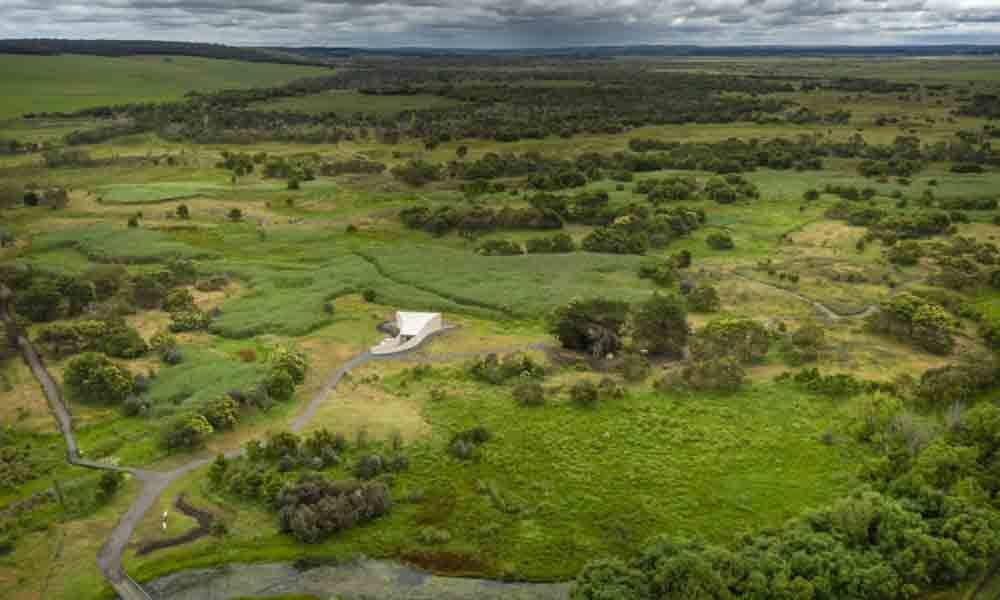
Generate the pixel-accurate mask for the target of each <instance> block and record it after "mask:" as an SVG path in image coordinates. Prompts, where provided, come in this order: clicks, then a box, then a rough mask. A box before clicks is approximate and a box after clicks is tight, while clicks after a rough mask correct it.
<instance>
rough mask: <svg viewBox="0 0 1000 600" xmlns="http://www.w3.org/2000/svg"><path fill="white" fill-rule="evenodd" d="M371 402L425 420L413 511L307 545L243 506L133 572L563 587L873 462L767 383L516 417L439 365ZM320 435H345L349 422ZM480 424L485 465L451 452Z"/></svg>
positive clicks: (818, 402) (411, 484)
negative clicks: (423, 535) (448, 557)
mask: <svg viewBox="0 0 1000 600" xmlns="http://www.w3.org/2000/svg"><path fill="white" fill-rule="evenodd" d="M368 372H374V371H373V370H370V369H369V370H368ZM352 387H354V389H353V391H352V390H351V389H350V388H348V389H345V390H344V391H342V392H340V391H338V393H337V394H336V395H335V397H334V398H333V401H337V399H338V398H343V397H344V395H355V394H362V395H365V396H366V395H367V394H368V392H366V391H365V390H366V389H367V388H368V386H365V385H361V386H360V387H357V384H355V386H352ZM434 388H443V389H445V390H446V398H445V399H443V400H430V399H428V397H427V394H428V391H429V390H430V389H434ZM374 393H376V394H377V395H376V396H375V398H379V397H381V396H380V394H388V395H392V396H399V397H401V398H403V399H404V400H403V402H404V403H405V404H407V405H410V406H412V407H414V408H415V409H417V410H419V412H420V414H421V415H422V417H423V418H424V419H426V422H427V423H428V424H429V425H430V433H429V435H427V436H424V437H420V438H417V439H412V440H408V441H407V442H406V450H405V453H406V454H407V456H409V457H410V459H411V467H410V469H409V470H408V471H407V472H405V473H402V474H400V475H399V476H398V477H397V479H396V483H395V486H396V488H395V489H396V491H395V492H394V493H395V494H398V496H397V497H399V498H406V497H407V496H411V495H412V496H414V497H419V498H420V500H416V501H409V502H407V501H402V502H401V503H400V505H399V506H398V507H397V509H396V510H394V512H393V513H392V515H391V516H390V517H388V518H386V519H385V520H384V521H383V522H380V523H379V524H378V525H375V526H367V527H362V528H359V529H357V530H354V531H350V532H346V533H345V534H344V535H342V536H338V538H337V539H336V540H331V541H330V542H327V543H324V544H321V545H319V546H307V547H303V546H301V545H297V544H294V543H293V542H291V541H290V540H289V539H288V538H286V537H284V536H279V535H277V534H276V531H275V520H274V518H273V515H269V514H267V513H265V512H262V511H261V508H260V507H259V506H257V505H254V504H250V503H247V502H246V501H236V502H237V503H236V506H238V507H239V509H238V512H235V513H233V514H232V516H233V519H234V521H233V522H232V525H231V535H230V536H229V537H227V539H226V540H225V541H215V540H203V541H200V542H197V543H195V544H193V545H191V546H190V547H182V548H176V549H171V550H167V551H163V552H162V553H161V554H160V555H159V556H151V557H148V558H145V557H144V558H133V559H131V561H130V563H131V566H132V567H134V568H135V569H136V572H137V573H138V574H139V575H138V576H139V577H142V578H147V577H150V576H153V575H154V574H156V573H163V572H168V571H169V570H172V569H174V568H176V565H177V564H181V565H185V566H205V565H211V564H214V563H217V562H222V561H230V560H238V561H244V560H253V561H267V560H278V559H291V558H295V557H299V556H340V557H346V556H350V555H351V554H356V553H363V554H366V555H369V556H385V557H394V556H407V555H418V554H420V553H421V552H428V553H431V554H433V553H435V552H439V553H442V554H444V553H455V554H457V555H459V556H464V557H465V560H466V561H468V564H467V571H465V572H466V573H467V574H470V575H488V576H496V575H502V574H504V573H516V574H517V575H518V577H520V578H528V579H543V580H551V579H562V578H567V577H571V576H572V575H573V573H575V572H576V570H577V569H578V568H579V567H580V566H581V565H582V564H583V563H584V562H586V561H587V560H588V558H589V557H592V556H594V555H595V554H608V553H610V554H619V555H621V554H624V555H629V554H631V552H633V549H634V548H636V547H637V546H640V545H641V544H642V543H643V542H644V541H645V540H646V539H647V538H648V537H649V536H650V535H651V534H652V533H653V532H658V531H673V532H675V533H678V534H685V535H696V534H697V535H700V536H704V537H706V538H708V539H713V540H725V539H727V538H729V537H730V536H732V535H733V534H734V533H739V532H750V531H755V530H759V529H761V528H765V527H769V526H774V525H778V524H780V523H782V522H783V521H784V520H786V519H788V518H790V517H791V516H793V515H795V514H797V513H798V512H799V511H800V510H801V509H802V508H804V507H809V506H819V505H821V504H823V503H825V502H826V501H827V500H828V499H830V498H831V497H833V496H835V495H837V494H839V493H841V492H843V491H845V490H847V489H849V488H850V487H851V486H852V485H854V479H853V472H854V468H855V466H856V465H857V464H858V463H859V461H860V460H861V459H862V458H863V457H864V453H863V452H859V451H858V450H857V449H856V448H853V447H851V446H850V445H839V444H837V445H832V446H830V445H824V444H822V443H821V442H820V436H821V434H822V433H823V432H824V431H826V430H828V429H831V428H835V427H836V415H837V414H838V412H839V411H840V410H841V407H839V406H838V405H837V403H834V402H831V401H830V400H826V399H820V398H815V397H810V396H808V395H804V394H802V393H800V392H798V391H796V390H794V389H791V388H788V387H783V386H772V385H762V386H760V387H756V388H754V389H753V390H752V391H749V392H746V393H743V394H740V395H739V396H738V397H713V396H704V395H696V396H690V397H688V396H673V395H661V394H654V393H650V392H647V391H638V390H637V391H636V392H635V393H634V395H630V396H629V397H627V398H625V399H623V400H618V401H609V402H607V403H604V404H602V405H601V406H600V407H598V408H597V409H595V410H586V409H580V408H578V407H575V406H572V405H571V404H569V403H568V401H566V400H563V399H561V398H560V399H557V400H553V401H552V402H553V403H552V404H550V405H549V406H547V407H543V408H538V409H532V408H523V407H519V406H517V405H516V403H515V402H514V401H513V400H512V399H511V398H510V396H509V393H510V391H509V388H503V387H499V388H498V387H492V386H488V385H483V384H477V383H474V382H471V381H469V380H468V379H466V378H465V377H464V376H463V375H462V374H461V373H459V372H458V371H456V370H455V369H454V368H441V369H435V371H434V374H433V375H432V376H430V377H429V378H428V377H424V378H421V379H420V380H419V381H417V380H414V379H412V378H410V377H409V376H408V375H407V374H406V372H403V373H402V374H396V375H392V376H390V377H387V378H385V379H384V380H383V383H381V384H376V386H375V391H374ZM373 401H377V400H373ZM421 407H422V408H421ZM332 414H336V413H332ZM316 425H317V426H321V425H322V426H329V427H332V428H334V429H338V430H340V429H342V427H341V424H340V423H338V422H329V423H327V422H322V420H321V421H320V422H317V424H316ZM474 425H483V426H485V427H487V428H488V429H489V430H490V431H491V432H492V433H493V434H494V439H493V440H491V441H490V442H487V443H486V444H484V445H483V446H482V447H481V454H480V455H479V458H478V459H477V460H474V461H471V462H463V461H459V460H456V459H454V458H451V457H450V456H448V455H447V453H446V451H445V448H446V446H447V443H448V441H449V439H450V437H451V436H452V435H453V434H454V433H456V432H458V431H461V430H463V429H466V428H468V427H471V426H474ZM349 439H350V438H349ZM353 455H354V454H353V453H352V456H353ZM335 472H341V471H339V470H337V471H335ZM205 485H206V483H205V482H204V480H203V479H200V478H199V479H197V480H195V481H192V482H190V483H189V484H188V486H187V489H188V490H190V491H191V493H194V494H198V495H205V491H204V488H203V486H205ZM205 497H206V498H207V499H209V500H210V501H215V502H220V501H221V502H223V503H224V504H227V505H228V504H230V503H232V502H233V499H231V498H220V497H218V496H216V495H215V494H213V493H208V494H207V496H205ZM427 527H434V528H438V529H443V530H446V531H448V532H449V533H450V534H451V540H450V541H449V542H448V543H446V544H443V545H436V546H427V545H424V544H421V543H420V542H419V541H418V540H419V532H420V531H421V529H423V528H427Z"/></svg>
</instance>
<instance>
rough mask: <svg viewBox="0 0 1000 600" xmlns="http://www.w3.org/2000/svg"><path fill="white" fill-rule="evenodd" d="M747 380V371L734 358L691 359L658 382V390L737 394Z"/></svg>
mask: <svg viewBox="0 0 1000 600" xmlns="http://www.w3.org/2000/svg"><path fill="white" fill-rule="evenodd" d="M745 380H746V371H745V370H744V369H743V366H742V365H741V364H740V361H739V360H737V359H736V358H734V357H732V356H722V357H717V358H705V359H691V360H690V361H688V362H687V363H685V364H684V366H683V367H681V368H680V369H677V370H674V371H672V372H671V373H668V374H667V375H666V376H664V377H663V378H662V379H660V380H659V381H657V382H656V386H655V387H656V389H658V390H661V391H666V390H669V389H672V388H674V387H679V388H686V389H690V390H696V391H710V392H727V393H729V392H735V391H737V390H739V389H740V388H741V387H742V386H743V383H744V382H745Z"/></svg>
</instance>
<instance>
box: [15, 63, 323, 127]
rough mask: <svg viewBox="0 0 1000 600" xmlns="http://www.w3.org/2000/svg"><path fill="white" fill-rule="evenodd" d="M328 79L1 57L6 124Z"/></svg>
mask: <svg viewBox="0 0 1000 600" xmlns="http://www.w3.org/2000/svg"><path fill="white" fill-rule="evenodd" d="M326 73H329V70H328V69H322V68H318V67H306V66H292V65H279V64H267V63H247V62H241V61H232V60H215V59H208V58H194V57H184V56H161V57H144V58H105V57H100V56H77V55H62V56H14V55H0V79H2V80H3V81H5V82H6V83H7V85H6V86H5V87H6V91H5V93H4V98H3V100H2V101H0V119H10V118H14V117H18V116H20V115H22V114H24V113H29V112H36V113H37V112H72V111H77V110H80V109H84V108H89V107H94V106H105V105H109V104H125V103H130V102H160V101H167V100H180V99H181V98H183V97H184V94H186V93H187V92H190V91H211V90H221V89H231V88H247V87H264V86H272V85H278V84H281V83H285V82H288V81H292V80H294V79H299V78H302V77H314V76H318V75H322V74H326Z"/></svg>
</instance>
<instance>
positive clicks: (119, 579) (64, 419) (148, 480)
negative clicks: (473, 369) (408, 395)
mask: <svg viewBox="0 0 1000 600" xmlns="http://www.w3.org/2000/svg"><path fill="white" fill-rule="evenodd" d="M4 298H8V299H9V298H10V292H9V290H6V288H3V289H0V299H4ZM0 318H2V320H3V321H4V322H5V323H8V324H11V325H13V323H14V321H13V317H12V316H11V315H10V312H9V311H8V308H7V303H6V302H2V301H0ZM442 333H444V332H442ZM427 339H431V338H430V337H428V338H427ZM425 342H426V340H425ZM17 345H18V348H19V349H20V351H21V356H22V357H23V358H24V360H25V362H26V363H27V364H28V366H29V367H30V368H31V372H32V373H33V374H34V376H35V378H36V379H37V380H38V383H39V384H40V385H41V386H42V390H43V391H44V393H45V398H46V400H47V401H48V403H49V408H50V409H51V411H52V414H53V416H54V417H55V418H56V422H57V423H58V425H59V430H60V431H61V432H62V435H63V438H64V439H65V440H66V452H67V460H68V461H69V463H70V464H73V465H77V466H80V467H85V468H90V469H103V470H110V471H118V472H122V473H129V474H131V475H132V476H134V477H135V478H136V479H138V480H139V481H141V482H142V484H143V486H142V491H141V492H140V493H139V497H138V498H136V499H135V500H134V501H133V502H132V505H131V506H129V509H128V511H126V513H125V514H124V515H122V517H121V519H119V521H118V524H117V525H116V526H115V528H114V530H112V532H111V535H110V536H109V537H108V539H107V540H106V541H105V543H104V545H103V546H102V547H101V550H100V552H99V553H98V555H97V566H98V568H100V570H101V573H102V574H103V575H104V577H105V579H107V581H108V583H109V584H110V585H111V587H112V588H114V590H115V592H116V593H117V594H118V595H119V596H120V597H121V598H122V599H123V600H151V599H150V596H149V594H147V593H146V591H145V590H144V589H143V588H142V586H140V585H139V584H138V583H136V582H135V581H133V580H132V578H130V577H129V576H128V573H126V572H125V570H124V569H123V568H122V555H123V554H124V552H125V547H126V546H127V545H128V542H129V539H130V538H131V537H132V533H133V532H134V531H135V528H136V527H137V526H138V524H139V522H140V521H141V520H142V517H143V515H145V514H146V512H148V511H149V509H150V508H152V506H153V504H154V503H156V501H157V499H158V498H159V497H160V494H162V493H163V490H165V489H166V488H167V487H168V486H169V485H170V484H171V483H173V482H174V481H176V480H177V479H179V478H181V477H183V476H185V475H187V474H188V473H190V472H191V471H194V470H196V469H198V468H200V467H203V466H205V465H207V464H208V463H210V462H211V461H212V459H211V458H208V457H200V458H195V459H192V460H191V461H190V462H187V463H185V464H184V465H181V466H180V467H178V468H176V469H174V470H172V471H150V470H147V469H137V468H131V467H119V466H115V465H111V464H107V463H102V462H98V461H92V460H87V459H84V458H81V457H80V450H79V447H78V446H77V443H76V437H75V436H74V435H73V419H72V416H71V415H70V413H69V410H67V408H66V403H65V402H64V401H63V398H62V392H61V390H60V388H59V385H58V384H57V383H56V382H55V380H54V379H53V378H52V375H51V374H49V372H48V369H46V368H45V363H44V361H43V360H42V358H41V357H40V356H39V354H38V351H37V350H36V349H35V347H34V345H33V344H32V343H31V340H29V339H28V338H27V336H24V335H18V337H17ZM542 347H543V345H541V344H532V345H528V346H518V347H510V348H500V349H494V350H484V351H482V352H461V353H451V354H443V355H438V356H417V355H416V352H417V351H418V350H419V347H418V348H412V349H410V350H407V351H405V352H402V353H400V354H393V355H380V356H376V355H373V354H371V353H369V352H365V353H363V354H359V355H358V356H355V357H354V358H351V359H350V360H348V361H347V362H346V363H344V364H343V365H341V366H340V367H339V368H338V369H337V370H336V371H334V373H333V374H332V375H331V376H330V377H329V379H327V381H326V383H325V384H324V385H323V387H322V388H320V390H319V391H318V392H316V394H314V395H313V397H312V398H311V399H310V400H309V403H308V404H307V405H306V407H305V409H304V410H303V411H302V413H301V414H300V415H299V416H298V417H296V418H295V420H294V421H292V425H291V428H292V431H295V432H300V431H301V430H302V429H303V428H304V427H305V426H306V425H307V424H308V423H309V421H310V420H311V419H312V418H313V417H314V416H315V415H316V411H317V410H319V407H320V405H321V404H322V403H323V401H324V400H326V398H327V397H328V396H329V395H330V393H331V392H333V390H334V388H336V387H337V384H338V383H340V381H341V380H342V379H343V378H344V376H345V375H347V374H348V373H349V372H350V371H351V370H352V369H356V368H357V367H360V366H361V365H364V364H366V363H369V362H373V361H382V360H412V361H414V362H419V363H425V362H426V363H429V362H446V361H453V360H460V359H463V358H471V357H475V356H481V355H483V354H488V353H502V352H513V351H518V350H530V349H540V348H542ZM242 452H243V451H242V449H241V448H234V449H232V450H229V451H227V452H225V455H226V456H227V457H229V458H232V457H235V456H239V455H240V454H242ZM437 579H449V578H437ZM452 579H458V578H452ZM463 585H464V584H463ZM468 597H476V596H475V595H473V596H468Z"/></svg>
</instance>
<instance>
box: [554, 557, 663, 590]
mask: <svg viewBox="0 0 1000 600" xmlns="http://www.w3.org/2000/svg"><path fill="white" fill-rule="evenodd" d="M650 597H651V596H650V590H649V584H648V582H647V580H646V577H645V575H644V574H643V572H642V571H640V570H639V569H635V568H632V567H629V566H628V565H626V564H625V563H624V562H622V561H621V560H618V559H610V560H608V559H603V560H597V561H594V562H591V563H588V564H587V565H586V566H585V567H584V568H583V570H582V571H581V572H580V574H579V575H578V576H577V578H576V584H575V585H574V586H573V590H572V591H571V593H570V598H571V599H572V600H647V599H648V598H650Z"/></svg>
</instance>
